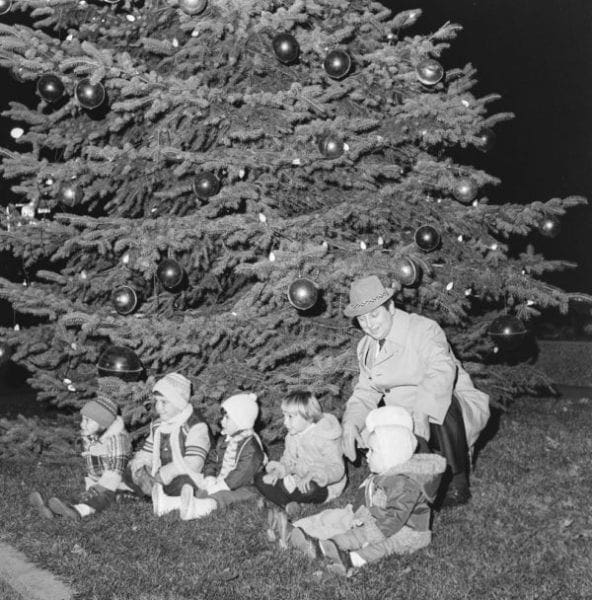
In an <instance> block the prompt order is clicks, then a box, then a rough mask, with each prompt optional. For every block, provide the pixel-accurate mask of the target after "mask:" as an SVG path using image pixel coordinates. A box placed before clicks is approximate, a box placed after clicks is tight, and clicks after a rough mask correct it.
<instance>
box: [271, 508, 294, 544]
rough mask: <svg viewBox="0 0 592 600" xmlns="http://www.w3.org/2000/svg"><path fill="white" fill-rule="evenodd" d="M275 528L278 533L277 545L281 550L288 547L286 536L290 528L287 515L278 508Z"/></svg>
mask: <svg viewBox="0 0 592 600" xmlns="http://www.w3.org/2000/svg"><path fill="white" fill-rule="evenodd" d="M275 524H276V530H277V534H278V545H279V547H280V548H281V549H282V550H287V549H288V536H289V534H290V530H291V529H292V527H291V525H290V523H289V522H288V515H287V514H286V512H285V511H283V510H278V511H277V515H276V520H275Z"/></svg>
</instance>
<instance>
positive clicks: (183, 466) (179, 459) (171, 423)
mask: <svg viewBox="0 0 592 600" xmlns="http://www.w3.org/2000/svg"><path fill="white" fill-rule="evenodd" d="M192 414H193V406H192V405H191V404H188V405H187V406H186V407H185V408H184V409H183V410H182V411H181V412H180V413H178V414H176V415H175V416H174V417H173V418H171V419H169V420H168V421H162V422H161V423H160V424H159V425H158V426H157V427H156V428H155V430H154V445H153V448H152V475H153V476H155V475H156V473H158V469H160V466H161V465H160V442H161V434H163V433H168V434H169V435H170V443H171V450H172V453H173V464H174V465H175V466H176V467H177V469H179V471H180V472H181V473H183V474H185V475H189V477H191V479H192V480H193V481H194V482H195V483H196V484H197V483H198V479H196V476H197V475H199V474H198V473H194V472H193V471H192V470H191V469H190V468H189V466H188V465H187V463H186V462H185V457H184V456H183V452H182V451H181V446H180V444H179V440H180V438H181V436H180V432H181V427H182V426H183V425H184V424H185V423H186V422H187V420H188V419H189V417H191V415H192Z"/></svg>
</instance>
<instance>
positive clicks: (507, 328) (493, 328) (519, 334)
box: [487, 315, 527, 350]
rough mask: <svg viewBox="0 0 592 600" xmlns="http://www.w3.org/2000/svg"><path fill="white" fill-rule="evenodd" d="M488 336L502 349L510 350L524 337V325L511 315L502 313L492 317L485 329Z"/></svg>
mask: <svg viewBox="0 0 592 600" xmlns="http://www.w3.org/2000/svg"><path fill="white" fill-rule="evenodd" d="M487 333H489V337H491V339H492V340H493V341H494V342H495V343H496V344H497V345H498V346H499V347H500V348H502V349H504V350H512V349H514V348H517V347H518V346H520V344H522V342H523V341H524V339H525V338H526V333H527V332H526V326H525V325H524V323H523V322H522V321H521V320H520V319H519V318H518V317H514V316H512V315H502V316H501V317H497V318H496V319H494V320H493V321H492V322H491V324H490V325H489V328H488V330H487Z"/></svg>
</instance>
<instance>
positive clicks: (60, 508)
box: [47, 498, 81, 521]
mask: <svg viewBox="0 0 592 600" xmlns="http://www.w3.org/2000/svg"><path fill="white" fill-rule="evenodd" d="M47 504H48V505H49V508H50V509H51V512H52V513H54V514H56V515H60V516H61V517H66V519H71V520H72V521H80V519H81V515H80V513H79V512H78V511H77V510H76V509H75V508H72V507H71V506H69V505H68V504H66V503H64V502H62V501H61V500H60V499H59V498H50V499H49V502H48V503H47Z"/></svg>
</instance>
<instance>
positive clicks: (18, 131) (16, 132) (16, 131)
mask: <svg viewBox="0 0 592 600" xmlns="http://www.w3.org/2000/svg"><path fill="white" fill-rule="evenodd" d="M24 133H25V130H24V129H23V128H22V127H13V128H12V129H11V130H10V137H11V138H12V139H13V140H18V139H19V138H20V137H22V136H23V135H24Z"/></svg>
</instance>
